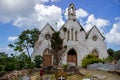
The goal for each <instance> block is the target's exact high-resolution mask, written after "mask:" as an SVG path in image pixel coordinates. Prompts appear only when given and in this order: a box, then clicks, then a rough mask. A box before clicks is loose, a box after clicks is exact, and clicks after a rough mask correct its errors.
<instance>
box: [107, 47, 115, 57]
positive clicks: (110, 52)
mask: <svg viewBox="0 0 120 80" xmlns="http://www.w3.org/2000/svg"><path fill="white" fill-rule="evenodd" d="M107 53H108V54H109V56H113V53H114V50H113V49H111V48H109V49H108V50H107Z"/></svg>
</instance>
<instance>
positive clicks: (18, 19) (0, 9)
mask: <svg viewBox="0 0 120 80" xmlns="http://www.w3.org/2000/svg"><path fill="white" fill-rule="evenodd" d="M70 3H74V5H75V7H76V15H77V19H78V21H79V22H80V24H81V25H82V26H83V28H84V29H85V30H86V31H88V30H89V29H90V28H91V27H92V26H93V25H96V26H97V27H98V29H99V30H100V31H101V33H102V34H103V35H104V36H105V37H106V40H105V41H106V44H107V48H112V49H114V50H120V37H119V36H120V0H0V52H2V51H4V52H7V53H9V52H10V51H11V49H10V48H9V47H8V44H9V43H13V42H14V41H15V40H16V39H17V36H18V35H19V34H20V33H21V32H22V31H23V30H26V29H33V28H38V29H40V30H41V29H42V28H43V27H44V25H45V24H46V23H50V25H51V26H53V28H55V29H56V25H55V23H58V24H57V29H59V28H60V27H61V26H62V25H63V24H64V23H65V21H66V20H67V8H68V6H69V4H70Z"/></svg>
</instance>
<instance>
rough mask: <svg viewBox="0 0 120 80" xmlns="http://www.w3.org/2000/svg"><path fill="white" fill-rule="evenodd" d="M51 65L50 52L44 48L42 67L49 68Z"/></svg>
mask: <svg viewBox="0 0 120 80" xmlns="http://www.w3.org/2000/svg"><path fill="white" fill-rule="evenodd" d="M51 63H52V56H51V54H50V50H49V49H48V48H46V49H45V50H44V52H43V66H50V65H51Z"/></svg>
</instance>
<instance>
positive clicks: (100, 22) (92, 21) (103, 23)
mask: <svg viewBox="0 0 120 80" xmlns="http://www.w3.org/2000/svg"><path fill="white" fill-rule="evenodd" d="M109 24H110V22H109V21H108V20H106V19H102V18H95V17H94V15H93V14H91V15H89V16H88V19H87V21H86V22H85V24H84V26H85V29H86V31H88V30H90V29H91V28H92V27H93V26H94V25H96V26H97V27H98V29H99V30H100V31H101V32H103V29H104V27H107V26H108V25H109Z"/></svg>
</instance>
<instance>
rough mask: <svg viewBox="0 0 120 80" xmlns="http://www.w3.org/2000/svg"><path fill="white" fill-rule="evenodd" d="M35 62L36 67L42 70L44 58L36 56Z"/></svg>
mask: <svg viewBox="0 0 120 80" xmlns="http://www.w3.org/2000/svg"><path fill="white" fill-rule="evenodd" d="M34 62H35V67H37V68H40V65H41V63H42V62H43V57H42V56H40V55H37V56H35V58H34Z"/></svg>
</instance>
